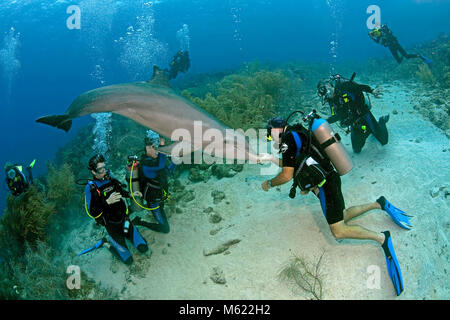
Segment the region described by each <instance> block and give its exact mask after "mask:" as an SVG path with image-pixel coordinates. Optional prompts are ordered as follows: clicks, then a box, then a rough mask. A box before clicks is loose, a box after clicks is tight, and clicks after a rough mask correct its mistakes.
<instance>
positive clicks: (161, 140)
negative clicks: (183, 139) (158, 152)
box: [159, 137, 166, 146]
mask: <svg viewBox="0 0 450 320" xmlns="http://www.w3.org/2000/svg"><path fill="white" fill-rule="evenodd" d="M159 145H160V146H164V145H166V140H164V138H163V137H161V138H159Z"/></svg>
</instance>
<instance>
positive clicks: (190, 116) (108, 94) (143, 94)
mask: <svg viewBox="0 0 450 320" xmlns="http://www.w3.org/2000/svg"><path fill="white" fill-rule="evenodd" d="M102 112H113V113H116V114H120V115H122V116H124V117H127V118H130V119H132V120H134V121H136V122H138V123H140V124H141V125H143V126H145V127H147V128H150V129H151V130H153V131H156V132H158V133H159V134H161V135H163V136H165V137H168V138H171V137H172V134H173V133H174V132H176V131H175V130H178V131H177V132H179V133H180V132H181V133H183V132H184V133H185V134H184V135H183V137H177V139H178V140H175V141H179V143H178V144H176V145H178V146H181V147H180V148H178V149H182V151H183V154H181V152H180V154H179V155H178V154H177V155H176V156H182V155H183V156H184V155H186V150H189V152H192V151H195V150H198V149H202V150H204V152H206V153H210V154H212V155H214V156H217V157H221V158H227V159H237V160H250V161H254V163H256V162H258V159H259V158H258V156H257V155H256V154H255V152H253V151H252V149H251V147H250V146H249V144H248V141H247V140H246V138H245V137H244V135H243V134H242V133H239V132H234V135H235V136H234V137H230V135H229V133H230V131H229V130H231V128H229V127H227V126H226V125H224V124H223V123H221V122H220V121H219V120H218V119H216V118H215V117H214V116H212V115H211V114H209V113H207V112H206V111H205V110H203V109H201V108H200V107H198V106H196V105H195V104H194V103H192V102H191V101H189V100H187V99H185V98H183V97H181V96H179V95H178V94H177V93H176V92H175V91H174V90H172V89H171V88H170V87H169V86H168V81H167V78H165V75H164V73H163V72H162V70H161V69H159V68H158V67H156V66H155V67H154V74H153V77H152V79H151V80H149V81H144V82H134V83H122V84H115V85H110V86H105V87H100V88H97V89H94V90H90V91H87V92H85V93H83V94H81V95H80V96H78V97H77V98H76V99H75V100H74V101H73V102H72V104H71V105H70V106H69V108H68V109H67V110H66V113H65V114H63V115H52V116H45V117H41V118H39V119H37V120H36V122H40V123H45V124H48V125H51V126H54V127H57V128H59V129H62V130H64V131H66V132H68V131H69V130H70V128H71V126H72V119H74V118H77V117H81V116H84V115H87V114H90V113H102ZM210 129H212V130H211V131H207V130H210ZM199 130H200V131H201V132H202V134H199ZM227 130H228V131H227ZM206 132H209V133H210V134H209V136H211V134H212V135H214V133H212V132H215V133H216V135H215V136H214V138H211V137H210V138H208V137H207V136H208V134H206V135H204V134H203V133H206ZM217 133H218V134H219V135H222V137H223V139H218V138H217ZM227 133H228V135H227ZM176 145H174V144H172V145H171V146H170V147H166V149H164V148H160V149H159V150H160V151H161V152H164V153H170V152H171V151H172V150H174V147H176ZM210 151H212V153H211V152H210Z"/></svg>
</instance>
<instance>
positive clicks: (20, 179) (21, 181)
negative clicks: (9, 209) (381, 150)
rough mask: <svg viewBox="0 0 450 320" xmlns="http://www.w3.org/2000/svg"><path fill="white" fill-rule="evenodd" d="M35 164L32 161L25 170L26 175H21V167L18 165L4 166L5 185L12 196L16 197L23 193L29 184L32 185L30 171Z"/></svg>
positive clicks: (8, 164) (8, 163) (9, 164)
mask: <svg viewBox="0 0 450 320" xmlns="http://www.w3.org/2000/svg"><path fill="white" fill-rule="evenodd" d="M35 163H36V159H34V160H33V161H32V162H31V163H30V165H29V166H28V167H27V168H26V175H25V174H24V173H23V167H22V166H21V165H18V164H12V163H10V162H7V163H6V164H5V167H4V169H5V174H6V180H5V181H6V184H7V185H8V188H9V190H10V191H11V193H12V195H13V196H15V197H17V196H20V195H21V194H22V193H24V192H25V191H26V190H27V189H28V188H29V187H30V185H31V184H33V174H32V172H31V170H32V169H33V167H34V165H35Z"/></svg>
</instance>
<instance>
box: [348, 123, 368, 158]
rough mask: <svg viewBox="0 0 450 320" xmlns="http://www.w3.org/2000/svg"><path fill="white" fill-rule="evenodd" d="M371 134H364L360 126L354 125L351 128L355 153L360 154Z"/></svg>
mask: <svg viewBox="0 0 450 320" xmlns="http://www.w3.org/2000/svg"><path fill="white" fill-rule="evenodd" d="M369 134H370V133H368V132H367V131H366V132H364V131H363V130H362V128H361V126H360V125H359V124H354V125H352V127H351V140H352V148H353V152H354V153H360V152H361V150H362V148H363V147H364V145H365V144H366V139H367V137H368V136H369Z"/></svg>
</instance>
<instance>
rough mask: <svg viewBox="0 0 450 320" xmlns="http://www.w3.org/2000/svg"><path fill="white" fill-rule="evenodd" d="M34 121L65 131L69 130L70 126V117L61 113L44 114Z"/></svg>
mask: <svg viewBox="0 0 450 320" xmlns="http://www.w3.org/2000/svg"><path fill="white" fill-rule="evenodd" d="M36 122H40V123H45V124H48V125H50V126H52V127H56V128H59V129H62V130H64V131H65V132H69V130H70V128H71V127H72V119H70V118H69V116H67V115H65V114H63V115H59V116H46V117H42V118H39V119H37V120H36Z"/></svg>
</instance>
